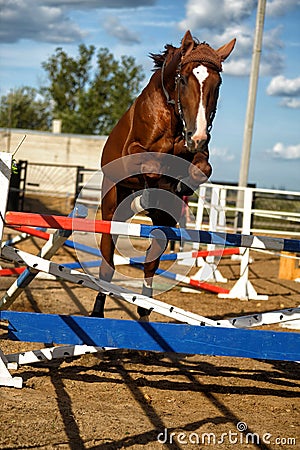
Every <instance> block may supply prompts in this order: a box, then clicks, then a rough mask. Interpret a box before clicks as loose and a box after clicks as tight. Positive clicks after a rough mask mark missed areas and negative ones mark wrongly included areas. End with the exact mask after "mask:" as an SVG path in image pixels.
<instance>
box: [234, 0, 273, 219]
mask: <svg viewBox="0 0 300 450" xmlns="http://www.w3.org/2000/svg"><path fill="white" fill-rule="evenodd" d="M265 10H266V0H258V5H257V14H256V25H255V35H254V43H253V53H252V63H251V72H250V80H249V91H248V103H247V111H246V120H245V128H244V139H243V150H242V157H241V164H240V175H239V184H238V185H239V187H246V186H247V184H248V173H249V164H250V152H251V144H252V136H253V123H254V113H255V103H256V93H257V83H258V76H259V64H260V56H261V51H262V39H263V29H264V21H265ZM243 197H244V195H243V191H242V190H239V191H238V194H237V207H238V208H242V207H243ZM236 217H237V221H236V226H237V227H240V226H241V219H242V213H241V212H238V214H237V216H236Z"/></svg>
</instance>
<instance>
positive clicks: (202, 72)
mask: <svg viewBox="0 0 300 450" xmlns="http://www.w3.org/2000/svg"><path fill="white" fill-rule="evenodd" d="M193 74H194V75H195V77H196V78H197V80H198V81H199V84H200V100H199V107H198V113H197V117H196V131H195V134H194V135H193V136H192V139H193V140H194V141H195V142H197V141H202V140H206V139H207V131H206V130H207V122H206V116H205V108H204V105H203V83H204V81H205V80H206V78H207V77H208V75H209V74H208V70H207V68H206V67H205V66H203V65H202V64H200V66H198V67H195V69H193Z"/></svg>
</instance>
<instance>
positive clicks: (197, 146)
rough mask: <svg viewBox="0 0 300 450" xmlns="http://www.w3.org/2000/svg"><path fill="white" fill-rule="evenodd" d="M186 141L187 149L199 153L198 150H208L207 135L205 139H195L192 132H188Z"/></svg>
mask: <svg viewBox="0 0 300 450" xmlns="http://www.w3.org/2000/svg"><path fill="white" fill-rule="evenodd" d="M185 142H186V147H187V149H188V150H189V151H190V152H191V153H197V152H202V151H204V150H207V144H208V142H209V138H208V136H206V138H203V139H197V138H196V139H195V137H194V136H193V133H192V132H187V133H186V138H185Z"/></svg>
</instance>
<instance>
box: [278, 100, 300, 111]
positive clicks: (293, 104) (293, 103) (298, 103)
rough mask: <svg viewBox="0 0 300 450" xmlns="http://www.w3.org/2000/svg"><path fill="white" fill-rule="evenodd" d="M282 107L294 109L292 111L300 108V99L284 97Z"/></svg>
mask: <svg viewBox="0 0 300 450" xmlns="http://www.w3.org/2000/svg"><path fill="white" fill-rule="evenodd" d="M280 105H281V106H286V107H287V108H292V109H297V108H300V98H290V97H284V98H283V99H282V100H281V102H280Z"/></svg>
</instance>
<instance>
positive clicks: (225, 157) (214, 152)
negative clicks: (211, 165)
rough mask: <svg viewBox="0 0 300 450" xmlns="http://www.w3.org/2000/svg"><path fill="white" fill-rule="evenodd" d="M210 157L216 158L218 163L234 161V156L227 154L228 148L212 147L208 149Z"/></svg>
mask: <svg viewBox="0 0 300 450" xmlns="http://www.w3.org/2000/svg"><path fill="white" fill-rule="evenodd" d="M210 156H212V157H217V158H218V160H219V161H232V160H233V159H235V156H234V155H233V154H232V153H229V150H228V148H217V147H212V148H211V149H210Z"/></svg>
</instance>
